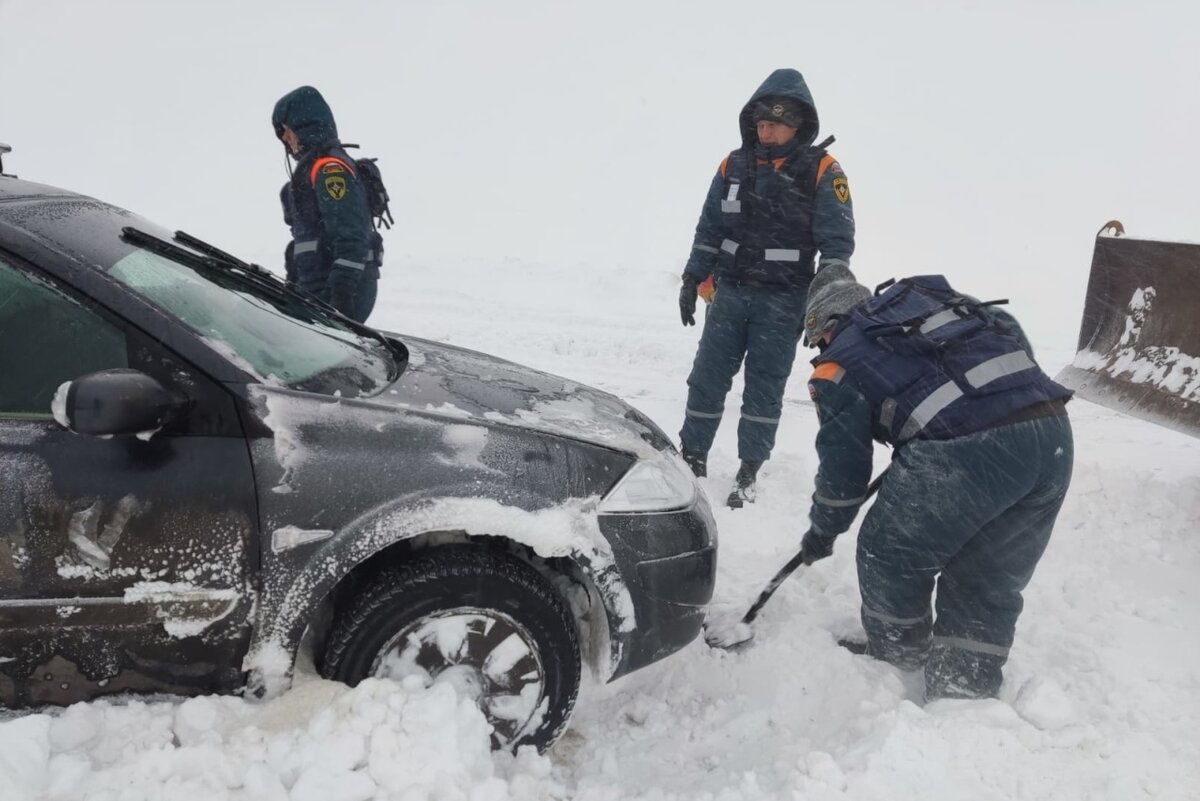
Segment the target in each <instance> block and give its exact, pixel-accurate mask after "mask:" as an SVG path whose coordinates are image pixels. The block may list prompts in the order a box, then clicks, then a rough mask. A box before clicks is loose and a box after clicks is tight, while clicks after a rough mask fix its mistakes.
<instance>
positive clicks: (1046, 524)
mask: <svg viewBox="0 0 1200 801" xmlns="http://www.w3.org/2000/svg"><path fill="white" fill-rule="evenodd" d="M804 324H805V336H806V339H807V342H808V344H809V346H810V347H817V348H820V351H821V352H820V355H818V356H817V357H816V358H815V359H813V360H812V363H813V365H814V367H815V370H814V372H813V374H812V378H811V380H810V382H809V393H810V394H811V396H812V399H813V401H814V403H815V405H816V408H817V414H818V417H819V419H820V429H819V431H818V433H817V438H816V448H817V454H818V457H819V459H820V466H819V469H818V471H817V476H816V488H815V492H814V494H813V499H812V507H811V510H810V514H809V516H810V521H811V528H810V530H809V531H808V532H807V533H806V534H805V535H804V538H803V542H802V544H801V551H800V554H799V557H800V559H801V560H802V561H803V562H804V563H805V564H810V565H811V564H812V563H813V562H816V561H818V560H820V559H824V558H825V557H827V556H829V555H831V554H832V553H833V546H834V542H835V541H836V538H837V536H838V535H839V534H841V533H843V532H844V531H846V530H847V529H848V528H849V527H850V524H851V523H852V522H853V520H854V518H855V516H856V514H857V512H858V508H859V506H860V505H861V504H862V502H863V501H864V500H865V499H866V496H867V483H868V480H869V478H870V475H871V457H872V451H873V440H877V441H879V442H883V443H885V444H888V445H891V446H893V447H894V448H895V449H896V450H895V453H894V454H893V457H892V463H891V465H890V467H889V468H888V471H887V474H886V476H885V477H884V479H883V482H882V484H881V485H880V489H879V496H878V499H877V500H876V501H875V504H874V505H873V506H872V507H871V509H870V510H869V511H868V512H867V515H866V517H865V518H864V520H863V524H862V527H861V529H860V531H859V534H858V551H857V564H858V579H859V591H860V594H861V596H862V608H861V617H862V624H863V627H864V629H865V630H866V635H867V642H866V652H867V653H868V654H869V655H871V656H873V657H876V658H878V659H882V660H885V661H887V662H890V663H892V664H894V665H897V666H899V667H901V668H904V669H919V668H923V669H924V677H925V694H926V699H927V700H932V699H935V698H944V697H954V698H981V697H988V696H993V695H995V694H996V693H997V692H998V690H999V688H1000V685H1001V682H1002V679H1003V676H1002V668H1003V665H1004V663H1005V661H1006V660H1007V658H1008V653H1009V649H1010V648H1011V647H1012V644H1013V635H1014V632H1015V629H1016V623H1017V617H1018V616H1019V615H1020V613H1021V609H1022V605H1023V601H1022V597H1021V592H1022V590H1023V589H1024V588H1025V586H1026V584H1028V582H1029V580H1030V578H1031V577H1032V575H1033V571H1034V568H1035V566H1036V565H1037V563H1038V560H1039V559H1040V558H1041V556H1042V553H1043V551H1044V550H1045V548H1046V545H1047V543H1048V541H1049V539H1050V534H1051V531H1052V529H1053V527H1054V521H1055V519H1056V517H1057V516H1058V511H1059V509H1060V508H1061V506H1062V503H1063V499H1064V497H1065V496H1066V492H1067V488H1068V486H1069V484H1070V481H1071V468H1072V461H1073V446H1072V435H1071V424H1070V422H1069V420H1068V418H1067V413H1066V408H1065V404H1066V401H1067V400H1068V399H1069V398H1070V397H1071V391H1070V390H1068V389H1066V388H1064V387H1062V386H1060V385H1059V384H1056V383H1055V382H1054V381H1052V380H1051V379H1050V378H1049V376H1047V375H1046V374H1045V373H1044V372H1043V371H1042V370H1041V369H1040V368H1039V367H1038V365H1037V363H1036V362H1035V361H1034V359H1033V352H1032V349H1031V347H1030V345H1029V342H1028V340H1027V339H1026V337H1025V335H1024V333H1023V332H1022V330H1021V327H1020V326H1019V325H1018V324H1017V322H1016V320H1015V319H1013V318H1012V317H1011V316H1010V315H1008V314H1006V313H1004V312H1002V311H1000V310H998V309H996V308H995V306H994V305H993V304H987V303H981V302H979V301H978V300H976V299H974V298H971V297H970V296H967V295H962V294H960V293H958V292H956V291H955V290H954V289H953V288H951V287H950V285H949V284H948V283H947V282H946V280H945V279H944V278H943V277H942V276H938V275H934V276H918V277H915V278H907V279H903V280H901V281H899V282H896V283H894V284H892V285H890V286H888V287H887V288H886V289H884V288H881V289H880V291H879V293H878V294H875V295H873V294H872V293H871V291H870V290H869V289H867V288H866V287H864V286H862V285H861V284H859V283H858V282H857V281H856V280H855V278H854V275H853V273H851V272H850V270H849V268H848V267H845V266H843V265H831V266H829V267H827V268H825V269H823V270H821V271H820V272H818V273H817V274H816V276H815V277H814V278H813V281H812V285H811V287H810V289H809V292H808V306H807V312H806V316H805V320H804ZM935 586H936V589H937V610H936V612H937V614H936V617H935V615H934V610H933V609H932V608H931V602H930V599H931V596H932V594H933V591H934V588H935Z"/></svg>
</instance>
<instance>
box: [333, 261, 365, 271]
mask: <svg viewBox="0 0 1200 801" xmlns="http://www.w3.org/2000/svg"><path fill="white" fill-rule="evenodd" d="M333 266H334V267H349V268H350V269H351V270H364V269H366V265H365V264H363V263H362V262H358V261H350V260H349V259H334V260H333Z"/></svg>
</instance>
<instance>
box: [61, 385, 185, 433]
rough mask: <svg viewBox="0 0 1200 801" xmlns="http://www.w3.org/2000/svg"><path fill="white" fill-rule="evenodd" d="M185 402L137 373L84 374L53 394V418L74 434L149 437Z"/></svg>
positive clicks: (176, 413) (175, 414) (180, 409)
mask: <svg viewBox="0 0 1200 801" xmlns="http://www.w3.org/2000/svg"><path fill="white" fill-rule="evenodd" d="M186 405H187V400H186V399H185V398H183V397H181V396H180V395H178V394H177V393H174V392H171V391H170V390H168V389H166V388H165V387H164V386H163V385H162V384H160V383H158V381H156V380H155V379H153V378H151V377H150V376H148V375H146V374H145V373H143V372H141V371H139V370H129V369H116V370H101V371H100V372H97V373H88V374H87V375H84V376H80V377H79V378H76V379H75V380H74V381H68V382H66V383H65V384H63V385H62V386H60V387H59V388H58V392H56V393H55V394H54V406H53V411H54V419H55V420H57V421H58V423H59V424H60V425H62V426H63V427H64V428H67V429H69V430H71V431H74V432H75V433H76V434H88V435H90V436H94V437H112V436H123V435H130V434H150V433H153V432H155V431H157V430H158V429H160V428H162V427H163V426H164V425H166V424H167V423H168V422H170V421H171V420H172V419H174V418H175V417H176V416H177V415H178V414H179V413H180V412H181V411H182V410H183V408H184V407H185V406H186Z"/></svg>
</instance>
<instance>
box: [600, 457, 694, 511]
mask: <svg viewBox="0 0 1200 801" xmlns="http://www.w3.org/2000/svg"><path fill="white" fill-rule="evenodd" d="M696 491H697V488H696V477H695V476H693V475H692V471H691V470H689V469H688V467H687V465H686V464H684V463H683V460H682V459H680V458H679V457H678V456H676V455H675V454H673V453H671V452H669V451H663V452H661V453H660V454H659V455H658V457H657V458H655V459H647V460H644V461H639V462H638V463H637V464H635V465H634V466H633V467H631V468H629V472H628V473H626V474H625V476H624V477H623V478H622V479H621V480H620V481H618V482H617V486H615V487H613V488H612V490H611V491H610V492H609V493H608V495H605V496H604V499H603V500H602V501H600V506H599V507H598V509H597V511H599V512H600V513H602V514H603V513H616V512H665V511H670V510H672V509H686V508H687V507H689V506H691V505H692V504H693V503H694V502H695V500H696Z"/></svg>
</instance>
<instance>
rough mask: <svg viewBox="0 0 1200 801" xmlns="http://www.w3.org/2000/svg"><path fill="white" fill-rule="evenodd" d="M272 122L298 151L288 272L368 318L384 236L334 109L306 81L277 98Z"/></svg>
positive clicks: (286, 199) (286, 202)
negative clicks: (344, 143)
mask: <svg viewBox="0 0 1200 801" xmlns="http://www.w3.org/2000/svg"><path fill="white" fill-rule="evenodd" d="M271 124H272V125H273V126H274V128H275V135H276V136H277V137H279V139H280V140H281V141H282V142H283V143H284V145H285V147H286V148H287V150H288V152H289V153H290V154H291V155H292V156H294V157H295V158H296V166H295V169H294V170H293V172H292V177H291V180H290V181H289V182H288V183H287V185H285V186H284V188H283V191H282V192H281V194H280V201H281V203H282V204H283V211H284V221H285V222H287V223H288V225H289V226H290V227H291V229H292V242H291V243H290V245H289V246H288V249H287V252H286V254H285V266H286V269H287V273H288V280H289V281H291V282H292V283H293V284H294V285H295V286H296V287H297V288H298V289H299V290H300V291H302V292H306V293H308V294H310V295H313V296H315V297H316V298H318V299H320V300H322V301H325V302H326V303H329V304H330V305H332V306H333V307H334V308H336V309H337V310H338V311H340V312H341V313H342V314H344V315H345V316H347V317H349V318H351V319H353V320H357V321H358V322H364V321H365V320H366V319H367V317H368V316H369V315H370V313H371V310H372V309H373V308H374V306H375V298H376V295H377V292H378V281H379V261H380V259H381V256H382V254H381V251H382V247H381V246H382V240H381V239H380V238H379V236H378V234H377V233H376V232H375V230H374V226H373V225H372V223H371V214H370V209H369V206H368V203H367V195H366V190H365V189H364V187H363V186H362V182H361V181H360V180H359V179H358V176H357V175H356V168H355V161H354V159H353V158H351V157H350V156H349V155H348V154H347V153H346V151H345V150H344V149H343V148H342V145H341V143H340V141H339V140H338V133H337V125H336V123H335V122H334V119H333V112H332V111H331V110H330V108H329V104H328V103H326V102H325V98H323V97H322V96H321V93H320V92H318V91H317V90H316V89H314V88H313V87H311V86H301V87H300V88H299V89H295V90H293V91H291V92H289V93H287V94H286V95H284V96H283V97H282V98H280V100H279V102H278V103H276V104H275V110H274V112H273V113H272V115H271Z"/></svg>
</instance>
